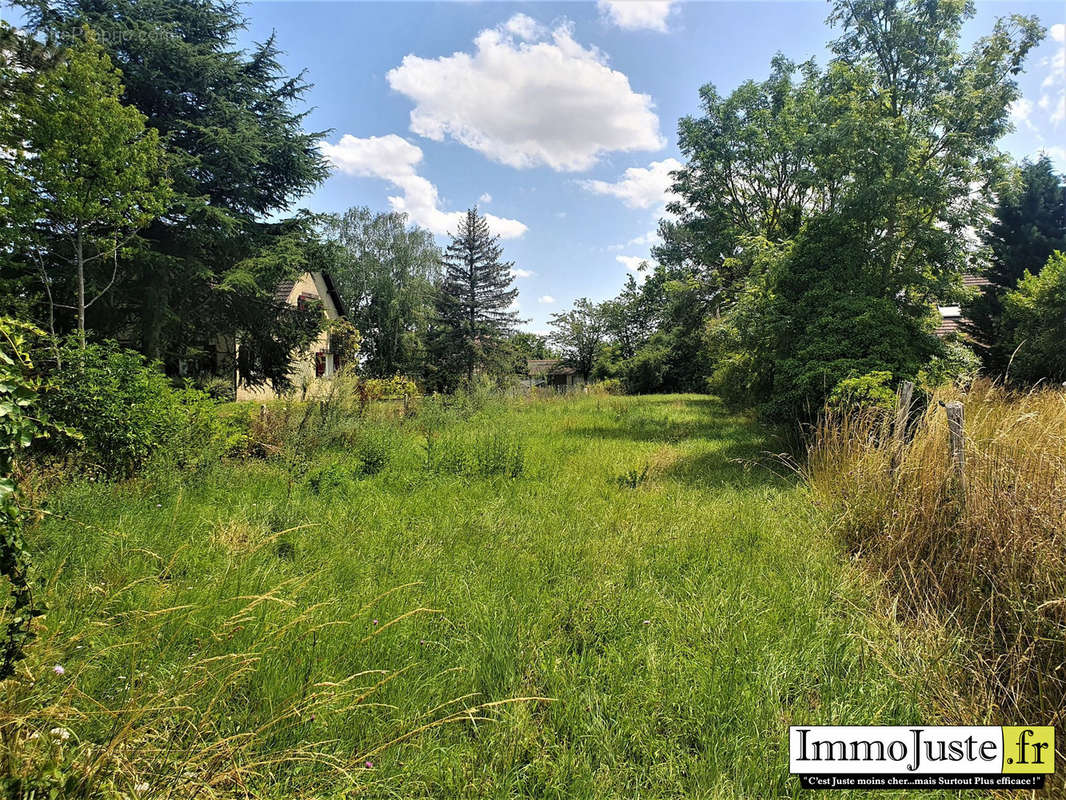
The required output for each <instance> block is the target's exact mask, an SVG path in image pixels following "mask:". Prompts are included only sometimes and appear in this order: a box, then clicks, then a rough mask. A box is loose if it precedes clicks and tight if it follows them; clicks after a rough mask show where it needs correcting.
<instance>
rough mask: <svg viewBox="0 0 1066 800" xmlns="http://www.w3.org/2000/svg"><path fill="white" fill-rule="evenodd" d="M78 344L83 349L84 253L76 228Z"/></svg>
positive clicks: (80, 237)
mask: <svg viewBox="0 0 1066 800" xmlns="http://www.w3.org/2000/svg"><path fill="white" fill-rule="evenodd" d="M77 248H78V251H77V261H78V342H79V343H80V344H81V349H82V350H84V349H85V251H84V247H83V244H82V236H81V228H80V227H79V228H78V244H77Z"/></svg>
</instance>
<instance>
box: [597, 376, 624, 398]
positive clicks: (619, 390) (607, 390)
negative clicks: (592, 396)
mask: <svg viewBox="0 0 1066 800" xmlns="http://www.w3.org/2000/svg"><path fill="white" fill-rule="evenodd" d="M592 388H593V389H594V390H598V391H600V392H602V393H603V394H625V386H624V385H623V384H622V381H620V380H619V379H618V378H605V379H604V380H602V381H600V382H599V383H594V384H593V385H592Z"/></svg>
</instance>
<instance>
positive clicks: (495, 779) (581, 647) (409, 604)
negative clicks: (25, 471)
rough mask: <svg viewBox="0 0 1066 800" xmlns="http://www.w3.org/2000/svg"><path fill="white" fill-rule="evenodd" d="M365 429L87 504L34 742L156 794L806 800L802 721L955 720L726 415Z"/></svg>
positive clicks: (450, 420) (59, 582)
mask: <svg viewBox="0 0 1066 800" xmlns="http://www.w3.org/2000/svg"><path fill="white" fill-rule="evenodd" d="M366 427H367V430H368V431H371V432H372V433H373V436H370V438H369V440H370V441H372V442H373V443H375V444H374V446H373V447H371V448H370V449H369V451H368V449H367V447H363V448H362V449H361V450H358V452H357V450H356V448H352V449H350V450H347V449H344V448H339V449H331V450H325V451H322V452H318V453H315V454H312V455H310V456H308V455H307V454H303V455H302V456H300V457H294V458H289V459H285V458H273V459H269V458H268V459H262V460H247V461H241V462H226V463H225V464H222V465H219V466H217V467H214V468H211V469H209V470H207V471H206V472H204V473H202V474H199V475H196V476H182V475H178V474H173V473H170V474H168V473H165V472H156V473H154V474H152V475H150V476H148V477H145V478H142V479H137V480H133V481H130V482H127V483H123V484H120V485H100V484H96V483H93V482H88V481H86V482H82V483H79V484H77V485H74V486H69V487H66V488H65V489H63V490H62V491H61V492H59V493H58V494H57V495H56V496H55V497H53V498H52V500H51V504H50V510H51V512H52V516H49V517H47V518H46V519H45V520H44V521H43V522H42V523H41V524H40V525H39V526H38V527H36V528H35V529H34V530H33V531H31V534H30V541H31V545H32V549H33V551H34V557H35V558H36V560H37V563H38V569H39V574H43V575H44V576H45V577H46V579H47V580H48V584H49V589H48V591H47V592H46V595H47V596H46V598H45V600H46V601H47V603H48V604H49V606H50V608H49V613H48V616H47V618H46V630H45V632H44V634H43V637H42V641H41V642H40V643H39V644H38V645H37V646H36V648H35V655H33V656H32V657H31V659H29V661H28V662H26V665H25V666H24V672H25V674H26V675H32V676H34V680H33V681H32V682H30V683H29V684H28V685H24V686H23V687H22V688H20V689H18V690H17V691H15V690H10V692H9V695H8V696H7V697H6V698H5V701H4V702H5V703H6V704H7V708H8V711H9V715H8V718H9V719H12V718H18V720H19V723H18V724H19V725H20V726H21V728H20V730H22V731H23V732H27V731H31V730H32V731H34V732H39V731H42V730H44V729H45V728H46V726H47V728H51V727H52V726H54V725H57V724H61V725H62V726H63V728H64V730H69V731H70V739H69V740H65V741H63V742H60V743H58V744H55V750H54V751H53V753H52V756H51V758H53V759H55V760H56V761H57V763H61V764H63V765H65V766H63V769H64V770H66V771H67V772H68V773H70V774H75V773H77V774H81V775H85V774H87V773H89V772H93V771H94V770H95V771H96V772H95V773H93V774H98V775H104V774H105V773H106V775H107V776H108V777H107V778H106V781H107V782H109V785H114V786H115V787H116V788H117V789H119V790H120V791H129V790H130V787H133V790H135V791H136V792H137V793H138V794H139V796H153V797H154V796H164V795H165V794H166V793H167V791H170V790H174V791H175V792H176V793H178V794H181V793H182V792H183V791H185V790H183V789H182V788H181V787H182V786H183V785H185V784H186V783H187V784H188V785H189V786H191V785H194V784H196V785H200V784H203V785H206V786H208V787H209V791H208V792H207V793H206V794H205V793H201V794H200V795H199V796H207V794H209V793H210V792H217V793H219V794H226V793H238V794H240V793H242V792H245V791H247V792H248V793H249V794H254V796H265V797H270V796H279V797H280V796H292V795H294V794H304V795H309V794H311V793H316V796H349V794H351V795H352V796H355V795H358V796H360V797H459V796H463V797H573V798H581V797H587V798H601V797H618V798H630V797H638V796H639V797H694V798H700V797H705V798H712V797H713V798H734V797H750V798H764V797H776V796H796V795H799V794H801V793H802V792H801V790H800V789H799V788H798V785H797V784H796V782H794V781H792V780H791V779H789V777H788V775H787V726H788V725H789V724H797V723H819V722H823V723H827V722H833V723H837V724H878V723H880V724H903V723H908V722H919V721H925V722H929V721H931V720H930V719H929V708H928V706H927V705H926V704H923V703H925V701H927V700H928V699H929V698H930V697H931V696H932V695H931V691H932V690H931V688H930V686H928V685H927V684H926V683H925V680H926V678H923V677H922V676H921V675H920V674H919V671H918V670H917V669H916V667H915V665H916V664H917V661H918V655H919V654H917V653H915V652H914V641H913V639H912V638H910V637H909V635H907V634H905V633H902V632H900V631H897V630H895V629H893V628H892V627H891V626H890V625H889V624H888V623H887V622H885V620H884V617H883V616H882V615H881V614H880V613H879V612H878V611H877V609H876V608H875V607H874V601H873V600H872V599H871V597H873V596H874V595H875V594H876V593H872V592H870V591H869V588H868V587H864V586H863V584H862V579H861V578H860V577H859V575H858V573H857V571H856V570H854V569H853V568H851V567H850V566H848V564H847V562H846V560H845V559H844V558H843V557H842V555H841V550H840V548H839V546H838V545H837V544H836V543H835V542H834V541H833V538H832V537H831V536H829V535H828V534H827V533H826V525H825V520H824V519H823V518H821V517H820V516H819V514H818V512H817V511H816V509H815V507H814V506H813V505H812V504H811V502H810V501H809V498H808V495H807V494H806V492H805V490H804V489H803V488H802V487H801V486H800V485H798V484H797V483H796V482H795V481H794V480H793V479H792V478H790V477H788V476H787V475H782V474H781V473H782V472H783V471H782V470H780V469H778V470H776V471H775V470H772V469H768V468H767V466H766V465H772V464H773V463H775V462H774V459H772V458H770V457H768V454H769V453H772V452H774V451H775V449H776V448H777V447H779V445H775V444H774V443H773V442H772V441H769V440H768V439H767V438H766V434H765V433H764V432H763V431H761V430H760V429H759V428H757V427H756V426H754V425H753V424H751V423H749V422H747V421H746V420H744V419H742V418H739V417H733V416H730V415H729V414H727V413H726V412H725V411H724V410H723V408H722V407H721V405H720V404H719V403H718V402H717V401H716V400H715V399H713V398H709V397H704V396H661V397H639V398H637V397H634V398H629V397H586V396H578V397H571V398H558V399H548V400H524V401H522V400H518V401H512V402H510V403H507V404H504V403H499V402H492V403H488V404H487V405H485V406H484V407H481V408H477V407H469V408H464V409H459V410H452V411H448V410H446V409H444V410H442V409H440V408H438V409H437V410H436V411H435V412H433V413H430V410H429V409H426V410H424V411H423V413H422V414H420V415H417V416H415V417H414V418H413V419H407V420H404V421H397V422H386V421H377V422H368V423H366ZM427 432H428V438H427V435H426V434H427ZM367 435H368V436H369V434H367ZM368 452H370V455H369V456H368V455H367V453H368ZM368 464H369V466H368ZM760 464H762V466H760ZM369 473H373V474H369ZM404 615H407V616H404ZM394 620H395V622H394ZM53 665H58V666H60V667H62V672H63V674H62V675H60V674H57V672H58V670H56V669H55V668H54V666H53ZM353 675H354V676H355V677H352V676H353ZM516 698H546V699H528V700H518V701H517V702H514V703H509V704H501V705H485V704H487V703H493V702H496V701H504V700H510V699H516ZM38 708H43V709H45V710H44V711H38V710H35V709H38ZM471 709H474V710H471ZM57 720H58V722H57ZM435 722H443V724H440V725H434V723H435ZM42 735H43V734H42ZM405 737H406V738H405ZM53 739H55V736H54V734H53ZM397 739H400V740H401V741H398V742H397V743H395V744H393V745H391V746H388V747H385V748H383V749H380V748H381V746H382V745H385V744H387V743H389V742H391V741H393V740H397ZM94 744H95V745H103V747H102V748H99V747H98V748H95V749H94V746H93V745H94ZM10 746H11V745H10V744H9V747H10ZM27 747H28V745H27ZM64 748H66V749H65V750H64ZM16 749H17V748H16ZM27 752H28V751H27ZM101 753H105V755H101ZM8 757H9V758H12V757H13V756H11V755H10V754H9V756H8ZM175 765H177V766H175ZM331 765H332V766H331ZM100 780H103V779H102V778H101V779H100ZM257 787H258V788H257ZM264 787H267V788H264ZM877 796H878V797H881V798H884V797H887V796H890V795H889V793H885V792H880V793H878V794H877Z"/></svg>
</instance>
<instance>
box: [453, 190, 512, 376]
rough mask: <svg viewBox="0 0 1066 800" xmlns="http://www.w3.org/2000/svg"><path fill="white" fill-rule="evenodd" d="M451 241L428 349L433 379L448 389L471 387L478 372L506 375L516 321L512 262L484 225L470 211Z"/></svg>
mask: <svg viewBox="0 0 1066 800" xmlns="http://www.w3.org/2000/svg"><path fill="white" fill-rule="evenodd" d="M451 238H452V241H451V243H450V244H449V245H448V247H447V249H446V250H445V252H444V257H443V259H442V264H443V266H444V277H443V280H442V282H441V286H440V291H439V294H438V298H437V313H436V318H435V321H434V331H433V345H432V351H433V359H434V365H433V366H434V367H435V369H436V370H437V380H438V382H439V383H440V384H441V385H443V386H448V387H450V386H454V385H456V384H457V383H458V382H459V381H461V380H463V379H465V380H466V381H467V382H468V383H469V382H470V381H472V380H473V378H474V374H475V372H478V371H483V372H486V373H492V372H495V371H504V370H505V369H506V367H505V364H506V358H507V347H506V343H507V339H508V337H510V336H511V335H512V334H513V333H514V328H515V325H516V324H517V323H518V321H519V320H518V312H517V311H516V310H515V309H514V302H515V298H516V297H518V289H517V288H515V286H514V283H513V281H514V277H513V273H512V270H513V269H514V263H513V262H506V261H501V260H500V259H501V258H502V256H503V248H502V247H500V243H499V237H498V236H494V235H492V233H491V232H490V230H489V225H488V221H487V220H486V219H485V218H484V217H483V216H481V215H480V214H478V212H477V209H476V208H473V209H470V210H469V211H467V213H466V216H465V217H463V219H462V222H461V223H460V225H459V230H458V231H456V233H454V234H453V235H452V237H451Z"/></svg>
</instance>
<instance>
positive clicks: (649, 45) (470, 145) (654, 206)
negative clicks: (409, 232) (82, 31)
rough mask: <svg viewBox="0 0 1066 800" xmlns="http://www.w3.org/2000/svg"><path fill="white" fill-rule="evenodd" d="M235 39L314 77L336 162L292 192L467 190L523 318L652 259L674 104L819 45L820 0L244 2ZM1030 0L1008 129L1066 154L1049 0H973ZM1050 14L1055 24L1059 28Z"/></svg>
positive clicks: (669, 161) (416, 218)
mask: <svg viewBox="0 0 1066 800" xmlns="http://www.w3.org/2000/svg"><path fill="white" fill-rule="evenodd" d="M244 10H245V13H246V14H247V16H248V18H249V27H248V29H247V30H246V31H245V32H244V33H243V35H242V38H243V42H244V43H245V44H250V43H251V42H255V41H261V40H263V39H265V38H266V37H267V36H268V35H269V34H270V32H271V31H272V30H276V31H277V38H278V44H279V46H280V47H281V48H282V50H283V51H284V55H283V56H282V62H283V64H284V65H285V67H286V68H287V69H288V70H289V71H290V73H292V74H295V73H297V72H299V71H301V70H305V71H306V79H307V80H308V81H309V82H311V83H312V84H313V88H312V89H311V91H310V92H309V94H308V97H307V103H308V105H309V106H311V107H313V110H312V111H311V113H310V115H309V116H308V118H307V125H308V127H310V128H311V129H315V130H330V131H331V132H330V133H329V134H328V135H327V136H326V137H325V141H326V144H325V150H326V152H327V153H328V154H329V156H330V157H331V160H332V161H333V162H334V164H335V166H336V169H335V171H334V173H333V175H332V176H331V177H330V178H329V179H328V180H327V181H326V182H325V183H324V184H323V185H322V186H321V187H319V188H318V189H317V190H316V191H315V192H314V193H313V194H312V195H310V196H308V197H306V198H303V199H302V200H301V201H300V202H299V203H298V204H297V206H296V207H299V206H303V207H307V208H310V209H312V210H315V211H342V210H344V209H346V208H348V207H350V206H357V205H366V206H369V207H370V208H372V209H375V210H382V211H384V210H389V209H390V208H397V209H401V210H406V211H407V212H408V213H409V214H410V216H411V218H412V221H413V222H415V223H417V224H421V225H423V226H425V227H429V228H430V229H431V230H434V231H435V232H436V233H438V234H440V235H439V237H438V238H439V241H440V242H441V243H444V242H446V241H447V239H446V237H445V236H443V233H444V232H445V231H446V230H447V229H449V228H450V227H451V225H452V222H453V219H454V218H453V216H450V215H454V214H455V213H456V212H460V211H462V210H464V209H466V208H468V207H469V206H471V205H473V204H475V203H477V204H478V205H479V206H480V208H481V209H482V211H484V212H486V213H487V214H491V215H493V216H492V218H491V219H490V221H491V222H492V224H493V227H494V228H495V229H496V230H497V232H499V233H501V234H502V235H503V236H504V250H505V254H506V257H507V258H508V259H510V260H514V261H515V263H516V267H517V269H518V270H520V272H519V273H518V274H519V277H517V285H518V287H519V290H520V295H519V301H518V302H519V307H520V310H521V313H522V316H523V317H527V318H529V319H530V322H529V323H528V325H527V328H528V329H530V330H535V331H544V330H545V328H546V323H547V319H548V316H549V315H550V314H551V313H552V312H553V311H558V310H561V309H564V308H566V307H567V306H569V304H570V303H572V301H573V300H574V299H575V298H577V297H582V296H587V297H589V298H590V299H593V300H601V299H604V298H607V297H610V296H613V295H614V294H616V293H617V291H618V290H619V288H620V287H621V285H622V282H623V280H624V278H625V275H626V271H627V269H628V268H631V267H632V266H634V265H635V264H636V263H637V262H638V261H639V260H640V259H642V258H646V257H647V256H648V253H649V248H650V246H651V244H652V238H653V237H652V236H651V235H650V234H652V233H653V232H654V230H655V227H656V223H657V220H658V217H659V215H660V213H661V209H662V204H663V200H664V189H665V187H666V185H667V183H668V178H667V177H666V173H667V172H668V171H669V169H670V168H671V167H674V166H676V164H675V162H674V161H673V160H674V159H679V158H680V154H679V152H678V150H677V145H676V128H677V120H678V119H679V118H680V117H681V116H684V115H687V114H694V113H698V110H699V109H698V90H699V88H700V86H702V85H703V84H705V83H713V84H715V86H716V87H717V88H718V89H719V91H721V92H728V91H730V90H732V89H733V88H734V87H735V86H737V85H738V84H739V83H741V82H742V81H744V80H746V79H748V78H755V79H761V78H763V77H765V76H766V74H767V71H768V66H769V62H770V59H771V57H772V56H773V55H774V53H776V52H779V51H780V52H782V53H784V54H785V55H786V56H788V57H790V58H792V59H794V60H797V61H801V60H803V59H806V58H808V57H810V56H814V57H816V58H817V59H818V61H819V62H821V63H823V64H824V63H825V61H826V50H825V45H826V42H827V41H829V40H830V39H831V38H833V37H834V36H835V33H834V32H833V31H832V30H831V29H830V28H829V27H827V25H826V23H825V18H826V16H827V14H828V10H829V8H828V5H827V3H825V2H814V1H807V0H803V1H799V2H685V3H682V2H670V1H669V0H666V1H665V2H641V1H640V0H620V2H610V1H609V0H599V2H598V3H597V2H566V3H551V2H535V3H508V2H491V1H489V2H440V3H423V2H393V3H387V2H291V1H290V2H253V3H250V4H248V5H247V6H245V9H244ZM1010 13H1024V14H1035V15H1037V16H1038V17H1040V19H1041V21H1042V23H1043V24H1044V25H1045V27H1047V28H1049V29H1050V35H1049V36H1048V37H1047V38H1046V39H1045V40H1044V42H1043V43H1042V44H1041V45H1040V46H1039V47H1038V48H1037V49H1036V50H1035V52H1033V53H1032V54H1031V55H1030V57H1029V60H1028V63H1027V70H1026V73H1025V74H1023V75H1022V76H1020V83H1021V86H1022V89H1023V94H1024V98H1023V100H1022V101H1021V102H1020V103H1019V104H1017V107H1016V108H1015V109H1014V116H1015V122H1016V125H1017V131H1016V132H1015V133H1013V134H1011V135H1010V136H1008V137H1007V138H1006V139H1005V140H1004V142H1003V146H1004V148H1005V149H1007V150H1008V151H1009V152H1011V153H1013V154H1014V155H1016V156H1018V157H1021V156H1024V155H1032V154H1035V153H1037V152H1039V151H1040V150H1041V148H1044V149H1046V150H1047V152H1049V154H1051V155H1052V156H1053V157H1054V158H1055V159H1056V163H1057V166H1058V168H1059V169H1061V170H1066V120H1064V116H1066V110H1064V109H1063V103H1064V102H1066V100H1064V98H1066V64H1064V63H1063V60H1064V47H1066V45H1064V43H1063V29H1064V25H1063V23H1064V22H1066V4H1064V3H1062V2H1061V0H1056V1H1055V2H1038V3H1021V2H1018V3H1005V2H992V1H989V2H978V3H977V16H976V18H975V19H974V20H972V21H971V22H970V23H969V24H968V25H967V28H966V32H965V35H966V38H967V39H968V40H972V39H974V38H976V37H978V36H980V35H983V34H984V33H987V32H988V31H990V30H991V27H992V24H993V22H994V20H995V18H996V17H998V16H1002V15H1006V14H1010ZM1053 26H1055V27H1054V28H1053Z"/></svg>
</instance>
